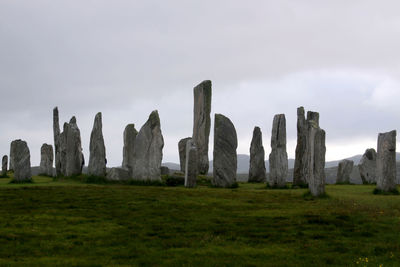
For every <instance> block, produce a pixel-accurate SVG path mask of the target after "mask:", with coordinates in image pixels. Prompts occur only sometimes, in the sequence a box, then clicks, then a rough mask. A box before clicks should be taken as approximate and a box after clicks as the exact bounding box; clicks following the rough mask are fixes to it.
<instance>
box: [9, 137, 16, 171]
mask: <svg viewBox="0 0 400 267" xmlns="http://www.w3.org/2000/svg"><path fill="white" fill-rule="evenodd" d="M15 143H16V140H14V141H12V142H11V144H10V171H14V150H15V149H14V146H15Z"/></svg>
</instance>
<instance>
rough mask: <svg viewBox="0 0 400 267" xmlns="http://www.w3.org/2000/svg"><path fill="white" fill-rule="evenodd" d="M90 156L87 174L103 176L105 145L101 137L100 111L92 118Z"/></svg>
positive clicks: (105, 171) (105, 161) (104, 170)
mask: <svg viewBox="0 0 400 267" xmlns="http://www.w3.org/2000/svg"><path fill="white" fill-rule="evenodd" d="M89 150H90V157H89V165H88V174H89V175H92V176H97V177H105V176H106V174H107V169H106V163H107V159H106V147H105V145H104V137H103V122H102V116H101V112H99V113H97V114H96V117H95V119H94V124H93V129H92V133H91V135H90V146H89Z"/></svg>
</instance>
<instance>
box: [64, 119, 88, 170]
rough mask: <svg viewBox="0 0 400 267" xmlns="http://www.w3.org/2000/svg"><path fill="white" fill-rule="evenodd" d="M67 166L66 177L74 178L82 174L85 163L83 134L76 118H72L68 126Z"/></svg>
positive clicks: (66, 134)
mask: <svg viewBox="0 0 400 267" xmlns="http://www.w3.org/2000/svg"><path fill="white" fill-rule="evenodd" d="M65 130H66V132H65V140H66V166H65V175H66V176H73V175H80V174H81V173H82V167H83V165H84V163H85V160H84V158H83V153H82V145H81V132H80V130H79V128H78V125H77V124H76V118H75V117H72V118H71V120H70V122H69V123H68V124H67V125H66V129H65Z"/></svg>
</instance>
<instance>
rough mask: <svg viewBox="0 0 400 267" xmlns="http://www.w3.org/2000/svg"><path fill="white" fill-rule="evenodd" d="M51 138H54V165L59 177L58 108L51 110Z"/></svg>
mask: <svg viewBox="0 0 400 267" xmlns="http://www.w3.org/2000/svg"><path fill="white" fill-rule="evenodd" d="M53 137H54V159H55V160H54V165H55V169H56V176H61V175H62V171H61V152H60V120H59V115H58V107H55V108H54V109H53Z"/></svg>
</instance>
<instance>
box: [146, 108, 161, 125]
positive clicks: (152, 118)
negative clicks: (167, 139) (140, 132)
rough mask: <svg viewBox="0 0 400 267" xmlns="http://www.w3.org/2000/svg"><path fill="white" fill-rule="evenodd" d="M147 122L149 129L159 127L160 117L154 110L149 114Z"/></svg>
mask: <svg viewBox="0 0 400 267" xmlns="http://www.w3.org/2000/svg"><path fill="white" fill-rule="evenodd" d="M147 122H150V124H151V128H154V127H156V126H157V125H160V116H159V115H158V110H154V111H153V112H151V114H150V116H149V119H148V120H147ZM147 122H146V123H147Z"/></svg>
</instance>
